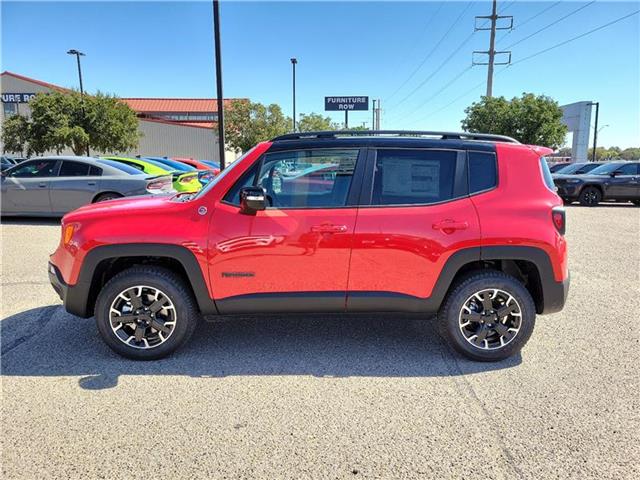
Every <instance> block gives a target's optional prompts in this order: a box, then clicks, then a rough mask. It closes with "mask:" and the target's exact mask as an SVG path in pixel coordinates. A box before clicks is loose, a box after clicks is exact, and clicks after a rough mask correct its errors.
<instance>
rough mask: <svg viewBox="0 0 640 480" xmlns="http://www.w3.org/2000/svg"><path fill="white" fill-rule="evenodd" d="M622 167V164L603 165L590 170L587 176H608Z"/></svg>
mask: <svg viewBox="0 0 640 480" xmlns="http://www.w3.org/2000/svg"><path fill="white" fill-rule="evenodd" d="M622 165H624V163H621V162H615V163H605V164H604V165H600V166H599V167H597V168H594V169H593V170H591V171H590V172H589V175H609V174H610V173H611V172H613V171H614V170H616V169H617V168H619V167H621V166H622Z"/></svg>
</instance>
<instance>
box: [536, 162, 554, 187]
mask: <svg viewBox="0 0 640 480" xmlns="http://www.w3.org/2000/svg"><path fill="white" fill-rule="evenodd" d="M540 169H541V170H542V178H543V179H544V183H545V184H546V185H547V188H549V190H551V191H552V192H555V191H556V185H555V183H553V177H552V176H551V172H550V171H549V165H547V160H546V159H545V158H544V157H540Z"/></svg>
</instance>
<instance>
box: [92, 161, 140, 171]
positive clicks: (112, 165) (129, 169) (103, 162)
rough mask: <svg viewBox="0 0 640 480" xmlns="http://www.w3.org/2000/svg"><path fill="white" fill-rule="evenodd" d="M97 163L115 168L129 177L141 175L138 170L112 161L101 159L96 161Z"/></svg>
mask: <svg viewBox="0 0 640 480" xmlns="http://www.w3.org/2000/svg"><path fill="white" fill-rule="evenodd" d="M97 162H98V163H101V164H103V165H108V166H110V167H113V168H117V169H118V170H121V171H123V172H126V173H128V174H129V175H140V173H142V172H140V171H139V170H136V169H135V168H131V167H130V166H129V165H125V164H124V163H119V162H116V161H113V160H105V159H104V158H101V159H100V160H97Z"/></svg>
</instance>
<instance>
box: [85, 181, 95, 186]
mask: <svg viewBox="0 0 640 480" xmlns="http://www.w3.org/2000/svg"><path fill="white" fill-rule="evenodd" d="M95 184H96V182H87V185H92V186H93V185H95Z"/></svg>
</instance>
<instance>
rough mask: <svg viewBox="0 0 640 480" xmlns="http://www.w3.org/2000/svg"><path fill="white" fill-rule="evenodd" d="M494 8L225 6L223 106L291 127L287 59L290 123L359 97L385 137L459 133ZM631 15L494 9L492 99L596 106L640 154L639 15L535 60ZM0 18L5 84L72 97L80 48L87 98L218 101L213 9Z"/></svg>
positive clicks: (194, 6)
mask: <svg viewBox="0 0 640 480" xmlns="http://www.w3.org/2000/svg"><path fill="white" fill-rule="evenodd" d="M490 9H491V3H490V2H484V1H473V2H467V1H459V2H458V1H446V2H435V1H432V2H430V1H423V2H418V1H415V2H370V1H369V2H367V1H356V2H338V1H325V2H307V1H298V2H293V1H285V2H278V3H275V2H267V1H263V2H247V1H223V2H222V3H221V12H220V16H221V31H222V40H221V45H222V61H223V79H224V80H223V84H224V94H225V95H224V96H225V97H226V98H232V97H236V98H238V97H240V98H249V99H251V100H252V101H256V102H261V103H265V104H270V103H277V104H279V105H280V106H281V107H282V109H283V110H284V112H285V114H287V115H291V113H292V100H291V99H292V93H291V84H292V79H291V77H292V72H291V63H290V60H289V59H290V58H291V57H296V58H297V59H298V65H297V71H296V75H297V82H296V83H297V102H296V103H297V105H296V107H297V112H298V114H300V113H311V112H316V113H322V114H325V112H323V110H324V97H325V96H327V95H340V96H342V95H358V96H361V95H362V96H365V95H366V96H369V97H370V98H371V99H373V98H376V99H381V102H382V128H385V129H413V130H418V129H419V130H458V131H459V130H460V129H461V128H460V121H461V120H462V118H463V117H464V109H465V108H466V107H467V106H469V105H470V104H471V103H472V102H473V101H477V100H479V98H480V95H483V94H484V93H485V89H486V76H487V67H486V66H481V65H477V66H473V67H471V64H472V52H473V51H474V50H487V48H488V44H489V32H488V31H476V32H475V33H474V16H476V15H489V14H490V13H491V12H490ZM637 10H640V2H639V1H638V0H634V1H622V2H614V1H607V0H600V1H596V2H591V1H588V2H577V1H570V0H565V1H560V2H556V1H552V2H531V1H524V0H523V1H520V0H516V1H506V0H505V1H499V2H498V13H499V14H504V15H512V16H513V25H514V28H513V30H502V31H499V32H498V33H497V37H496V39H497V40H496V42H497V43H496V49H500V50H511V52H512V58H511V60H512V65H511V66H509V67H505V66H497V67H496V75H495V77H494V91H493V93H494V95H495V96H501V95H502V96H505V97H507V98H512V97H513V96H519V95H520V94H522V93H523V92H533V93H535V94H544V95H548V96H550V97H552V98H553V99H555V100H557V101H558V102H559V103H560V104H561V105H562V104H567V103H573V102H577V101H583V100H587V101H594V102H596V101H597V102H600V119H599V126H600V127H603V128H602V130H601V131H600V133H599V136H598V138H599V140H598V144H599V145H604V146H613V145H616V146H619V147H622V148H626V147H631V146H640V15H638V14H636V15H634V16H631V17H629V18H627V19H625V20H622V21H620V22H618V23H615V24H613V25H611V26H608V27H606V28H603V29H602V30H599V31H597V32H595V33H593V34H590V35H587V36H584V37H582V38H579V39H577V40H575V41H572V42H569V43H567V44H565V45H561V46H559V47H558V48H553V49H551V50H549V51H547V52H543V51H544V50H545V49H547V48H549V47H554V46H555V45H558V44H561V43H562V42H565V41H567V40H570V39H572V38H574V37H577V36H579V35H581V34H583V33H585V32H588V31H589V30H592V29H595V28H597V27H599V26H601V25H605V24H607V23H609V22H611V21H614V20H616V19H618V18H620V17H623V16H625V15H628V14H631V13H633V12H635V11H637ZM1 16H2V18H1V24H2V37H1V40H2V46H1V53H2V57H1V59H0V63H1V69H2V70H3V71H4V70H8V71H11V72H15V73H18V74H22V75H26V76H29V77H33V78H36V79H39V80H43V81H46V82H50V83H54V84H58V85H61V86H65V87H75V88H77V86H78V78H77V70H76V65H75V58H74V57H71V56H69V55H66V54H65V52H66V51H67V50H69V49H70V48H76V49H78V50H81V51H83V52H85V53H86V56H85V57H83V58H82V67H83V80H84V86H85V89H86V90H87V91H89V92H95V91H97V90H100V91H102V92H108V93H113V94H116V95H118V96H121V97H177V98H182V97H215V65H214V56H213V33H212V8H211V2H208V1H207V2H205V1H194V2H150V1H145V2H124V1H116V2H87V1H84V2H82V1H75V2H52V1H47V2H40V3H35V2H26V1H11V0H3V1H2V6H1ZM565 17H566V18H565ZM505 22H506V23H508V22H509V20H508V19H505V20H501V21H500V23H501V24H502V25H505ZM481 24H482V20H481V21H479V25H481ZM547 27H548V28H547ZM538 52H542V53H540V54H539V55H536V56H533V57H531V56H532V55H535V54H537V53H538ZM529 57H531V58H529ZM504 58H505V57H504V56H500V57H499V59H500V60H502V59H504ZM477 60H480V61H483V60H484V58H482V56H477ZM326 115H329V116H331V117H332V119H333V120H334V121H336V122H342V121H343V119H344V115H343V114H342V113H339V112H333V113H331V112H327V113H326ZM363 122H366V123H365V125H366V126H368V127H370V126H371V112H352V113H350V115H349V124H350V126H354V125H362V124H363Z"/></svg>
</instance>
